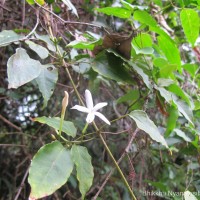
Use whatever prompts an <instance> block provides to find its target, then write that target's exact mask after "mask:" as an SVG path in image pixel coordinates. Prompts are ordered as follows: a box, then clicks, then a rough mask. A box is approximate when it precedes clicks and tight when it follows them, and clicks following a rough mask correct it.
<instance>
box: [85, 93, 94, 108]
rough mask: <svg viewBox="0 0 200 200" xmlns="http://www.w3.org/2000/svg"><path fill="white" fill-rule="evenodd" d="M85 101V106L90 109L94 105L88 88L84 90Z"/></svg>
mask: <svg viewBox="0 0 200 200" xmlns="http://www.w3.org/2000/svg"><path fill="white" fill-rule="evenodd" d="M85 101H86V105H87V108H89V109H90V110H92V108H93V106H94V105H93V100H92V95H91V92H90V91H89V90H85Z"/></svg>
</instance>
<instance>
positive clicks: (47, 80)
mask: <svg viewBox="0 0 200 200" xmlns="http://www.w3.org/2000/svg"><path fill="white" fill-rule="evenodd" d="M35 80H36V82H37V84H38V87H39V90H40V92H41V93H42V96H43V98H44V104H45V105H46V104H47V102H48V100H49V99H50V97H51V95H52V94H53V90H54V88H55V85H56V82H57V80H58V70H57V69H56V68H55V67H54V66H53V65H42V67H41V73H40V75H39V76H38V77H37V78H36V79H35Z"/></svg>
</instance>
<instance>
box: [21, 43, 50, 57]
mask: <svg viewBox="0 0 200 200" xmlns="http://www.w3.org/2000/svg"><path fill="white" fill-rule="evenodd" d="M25 42H26V44H27V45H28V46H29V48H30V49H32V50H33V51H34V52H36V53H37V54H38V56H40V58H41V59H45V58H47V57H48V55H49V51H48V50H47V49H46V48H45V47H43V46H41V45H39V44H36V43H34V42H32V41H30V40H26V41H25Z"/></svg>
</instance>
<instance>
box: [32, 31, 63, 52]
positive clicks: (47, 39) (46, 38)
mask: <svg viewBox="0 0 200 200" xmlns="http://www.w3.org/2000/svg"><path fill="white" fill-rule="evenodd" d="M35 37H36V38H37V39H39V40H42V41H43V42H45V43H46V44H47V48H48V49H49V50H50V51H53V52H57V49H56V47H55V44H54V43H53V42H52V40H51V39H50V37H49V36H48V35H38V34H37V33H35ZM58 49H59V51H60V52H61V54H63V52H64V50H63V48H62V47H60V46H59V45H58Z"/></svg>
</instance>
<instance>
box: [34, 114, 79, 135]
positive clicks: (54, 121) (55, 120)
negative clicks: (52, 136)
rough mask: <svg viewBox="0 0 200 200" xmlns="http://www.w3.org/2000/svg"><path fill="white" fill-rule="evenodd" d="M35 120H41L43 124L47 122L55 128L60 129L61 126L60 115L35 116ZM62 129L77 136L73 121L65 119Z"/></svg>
mask: <svg viewBox="0 0 200 200" xmlns="http://www.w3.org/2000/svg"><path fill="white" fill-rule="evenodd" d="M33 120H34V121H37V122H40V123H42V124H47V125H49V126H51V127H53V128H55V129H56V130H59V128H60V118H59V117H52V118H48V117H45V116H43V117H37V118H34V119H33ZM62 131H63V132H64V133H66V134H67V135H69V136H72V137H75V136H76V131H77V130H76V127H75V126H74V124H73V123H72V122H70V121H64V122H63V127H62Z"/></svg>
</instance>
